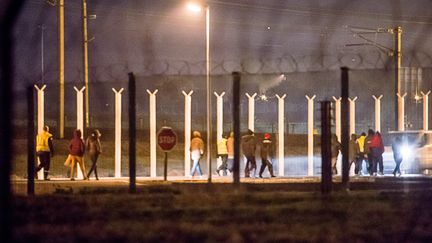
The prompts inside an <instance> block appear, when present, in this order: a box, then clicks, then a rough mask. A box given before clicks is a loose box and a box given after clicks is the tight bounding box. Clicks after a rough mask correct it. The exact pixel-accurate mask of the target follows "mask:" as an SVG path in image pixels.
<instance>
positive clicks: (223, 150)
mask: <svg viewBox="0 0 432 243" xmlns="http://www.w3.org/2000/svg"><path fill="white" fill-rule="evenodd" d="M227 141H228V139H227V134H224V135H223V136H222V138H221V139H220V140H219V141H218V142H217V156H218V157H220V158H221V160H222V164H221V165H220V166H219V167H218V168H217V169H216V173H217V174H218V175H219V176H220V173H219V172H220V171H222V173H223V174H222V175H224V176H225V175H226V174H227V169H228V167H227V161H228V148H227Z"/></svg>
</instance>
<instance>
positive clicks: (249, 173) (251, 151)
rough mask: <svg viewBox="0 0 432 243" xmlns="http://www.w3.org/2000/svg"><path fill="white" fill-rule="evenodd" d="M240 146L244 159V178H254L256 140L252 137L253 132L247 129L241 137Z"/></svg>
mask: <svg viewBox="0 0 432 243" xmlns="http://www.w3.org/2000/svg"><path fill="white" fill-rule="evenodd" d="M241 146H242V150H243V154H244V156H245V157H246V166H245V177H253V178H254V177H255V171H256V160H255V151H256V139H255V136H254V132H253V131H252V130H250V129H249V130H248V131H247V133H246V135H244V136H243V137H242V139H241Z"/></svg>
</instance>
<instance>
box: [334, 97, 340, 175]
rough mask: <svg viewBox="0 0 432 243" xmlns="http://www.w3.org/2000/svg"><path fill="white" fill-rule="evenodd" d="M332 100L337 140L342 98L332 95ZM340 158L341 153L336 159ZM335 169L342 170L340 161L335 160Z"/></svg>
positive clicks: (338, 137)
mask: <svg viewBox="0 0 432 243" xmlns="http://www.w3.org/2000/svg"><path fill="white" fill-rule="evenodd" d="M333 100H334V101H335V126H336V128H335V132H336V136H337V139H338V141H339V142H340V141H341V133H342V132H341V131H342V130H341V100H342V98H341V97H339V98H336V97H334V96H333ZM340 158H342V155H341V154H339V156H338V158H337V160H338V161H340ZM336 169H337V171H339V173H341V171H342V163H337V162H336Z"/></svg>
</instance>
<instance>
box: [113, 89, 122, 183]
mask: <svg viewBox="0 0 432 243" xmlns="http://www.w3.org/2000/svg"><path fill="white" fill-rule="evenodd" d="M123 90H124V89H123V88H121V89H120V90H119V91H117V90H115V89H114V88H113V89H112V91H113V92H114V94H115V155H114V156H115V166H114V177H115V178H120V177H121V111H122V92H123Z"/></svg>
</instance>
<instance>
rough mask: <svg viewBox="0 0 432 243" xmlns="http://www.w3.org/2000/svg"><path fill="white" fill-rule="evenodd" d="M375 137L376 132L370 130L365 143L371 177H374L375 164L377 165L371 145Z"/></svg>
mask: <svg viewBox="0 0 432 243" xmlns="http://www.w3.org/2000/svg"><path fill="white" fill-rule="evenodd" d="M374 136H375V132H374V131H373V130H372V129H369V130H368V135H367V136H366V138H365V143H364V153H365V155H366V157H367V170H368V173H369V175H373V164H374V163H375V162H374V157H373V154H372V149H371V143H372V139H373V138H374Z"/></svg>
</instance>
